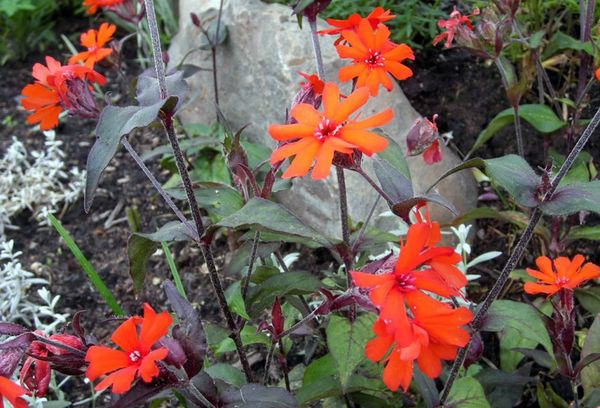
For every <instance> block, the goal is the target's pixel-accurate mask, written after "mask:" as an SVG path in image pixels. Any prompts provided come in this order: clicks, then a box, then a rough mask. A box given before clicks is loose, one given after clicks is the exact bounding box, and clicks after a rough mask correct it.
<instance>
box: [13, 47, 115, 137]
mask: <svg viewBox="0 0 600 408" xmlns="http://www.w3.org/2000/svg"><path fill="white" fill-rule="evenodd" d="M32 75H33V77H34V78H35V80H36V81H35V83H33V84H29V85H26V86H25V87H24V88H23V90H22V91H21V94H22V95H23V98H22V99H21V105H22V106H23V108H25V110H27V111H32V112H33V113H32V114H30V115H29V116H28V117H27V123H29V124H35V123H39V124H40V129H41V130H49V129H52V128H54V127H56V126H57V125H58V116H59V115H60V113H61V112H62V110H63V109H66V110H69V109H70V108H72V107H74V106H76V105H75V104H74V103H75V102H76V101H75V100H73V97H72V95H73V93H72V89H70V86H69V83H71V82H72V81H73V80H80V81H84V82H86V83H87V82H96V83H98V84H100V85H103V84H104V83H105V81H106V79H105V78H104V77H103V76H102V75H100V74H99V73H97V72H96V71H94V70H92V69H90V68H88V67H86V66H83V65H79V64H72V65H61V63H60V62H58V61H56V60H55V59H54V58H52V57H46V65H42V64H39V63H37V64H35V65H34V66H33V71H32Z"/></svg>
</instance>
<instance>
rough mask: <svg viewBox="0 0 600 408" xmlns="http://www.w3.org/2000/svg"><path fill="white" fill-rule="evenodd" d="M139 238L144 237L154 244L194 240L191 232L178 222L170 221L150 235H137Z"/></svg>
mask: <svg viewBox="0 0 600 408" xmlns="http://www.w3.org/2000/svg"><path fill="white" fill-rule="evenodd" d="M136 235H139V236H140V237H144V238H146V239H149V240H151V241H154V242H159V243H160V242H163V241H167V242H170V241H187V240H190V239H194V237H193V234H192V232H191V231H190V230H189V229H188V227H187V226H185V225H184V224H183V223H181V222H179V221H170V222H168V223H166V224H165V225H163V226H162V227H160V228H159V229H158V231H156V232H151V233H145V234H144V233H137V234H136Z"/></svg>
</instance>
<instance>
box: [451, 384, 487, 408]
mask: <svg viewBox="0 0 600 408" xmlns="http://www.w3.org/2000/svg"><path fill="white" fill-rule="evenodd" d="M446 407H447V408H490V404H489V403H488V402H487V400H486V399H485V393H484V392H483V387H482V386H481V384H479V382H478V381H477V380H476V379H474V378H472V377H463V378H459V379H458V380H456V382H455V383H454V386H453V387H452V389H451V390H450V395H449V396H448V402H447V404H446Z"/></svg>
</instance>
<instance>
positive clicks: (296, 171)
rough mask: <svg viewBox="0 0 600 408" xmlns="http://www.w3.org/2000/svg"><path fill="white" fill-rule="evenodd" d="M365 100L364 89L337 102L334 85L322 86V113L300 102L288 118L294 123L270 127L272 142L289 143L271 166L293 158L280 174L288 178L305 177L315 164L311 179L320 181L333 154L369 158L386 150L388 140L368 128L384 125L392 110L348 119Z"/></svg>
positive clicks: (272, 159) (274, 158)
mask: <svg viewBox="0 0 600 408" xmlns="http://www.w3.org/2000/svg"><path fill="white" fill-rule="evenodd" d="M368 99H369V90H368V89H367V88H364V87H363V88H358V89H357V90H355V91H354V92H353V93H352V94H350V95H349V96H348V97H347V98H346V99H344V100H342V101H340V91H339V89H338V87H337V85H335V84H333V83H327V84H325V86H324V88H323V112H320V111H317V110H316V109H315V108H314V107H313V106H312V105H309V104H307V103H300V104H298V105H296V106H294V107H293V108H292V110H291V115H292V117H293V118H294V119H295V120H296V121H297V123H293V124H288V125H271V126H269V134H270V135H271V137H272V138H273V139H275V140H277V141H280V142H287V141H291V142H290V143H287V144H284V145H282V146H280V147H279V148H278V149H277V150H275V151H274V152H273V154H272V155H271V164H275V163H279V162H280V161H282V160H285V159H286V158H288V157H291V156H294V159H293V160H292V163H291V164H290V166H289V167H288V168H287V170H286V171H285V172H284V173H283V178H290V177H301V176H304V175H306V174H307V173H308V171H309V169H310V167H311V166H312V164H313V162H315V166H314V168H313V170H312V178H313V179H315V180H319V179H324V178H326V177H327V176H328V175H329V172H330V168H331V163H332V161H333V156H334V154H335V153H336V152H339V153H342V154H347V155H350V154H352V152H353V151H354V149H357V150H360V151H361V152H363V153H364V154H366V155H368V156H371V155H372V154H373V153H377V152H380V151H382V150H383V149H385V148H386V146H387V143H388V142H387V139H385V138H384V137H382V136H379V135H376V134H375V133H372V132H370V131H368V130H367V129H370V128H373V127H376V126H382V125H385V124H386V123H388V122H389V121H390V120H392V117H393V112H392V110H391V109H386V110H385V111H383V112H380V113H378V114H376V115H373V116H369V117H368V118H365V119H362V120H357V118H356V117H354V118H351V117H350V116H351V115H352V114H353V113H354V112H356V111H357V110H358V109H359V108H360V107H361V106H363V105H364V104H365V103H366V102H367V100H368Z"/></svg>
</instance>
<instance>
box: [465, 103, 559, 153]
mask: <svg viewBox="0 0 600 408" xmlns="http://www.w3.org/2000/svg"><path fill="white" fill-rule="evenodd" d="M519 117H520V118H521V119H523V120H525V121H526V122H528V123H529V124H530V125H531V126H533V127H534V128H535V130H537V131H538V132H540V133H552V132H555V131H557V130H558V129H561V128H562V127H564V126H565V125H566V123H565V122H563V121H562V120H560V119H559V118H558V116H556V114H555V113H554V111H553V110H552V109H551V108H550V107H548V106H546V105H540V104H530V105H520V106H519ZM513 122H514V111H513V109H512V108H508V109H506V110H503V111H502V112H500V113H499V114H497V115H496V117H494V119H492V121H491V122H490V123H489V124H488V126H487V127H486V128H485V129H484V130H483V131H482V132H481V133H480V134H479V136H477V140H475V143H474V144H473V147H472V148H471V150H470V151H469V153H467V157H468V156H471V154H472V153H473V152H474V151H475V150H477V149H479V148H480V147H481V146H482V145H483V144H484V143H486V142H487V141H488V140H490V139H491V138H492V137H493V136H494V135H495V134H496V133H498V131H499V130H500V129H502V128H504V127H505V126H508V125H510V124H511V123H513Z"/></svg>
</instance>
